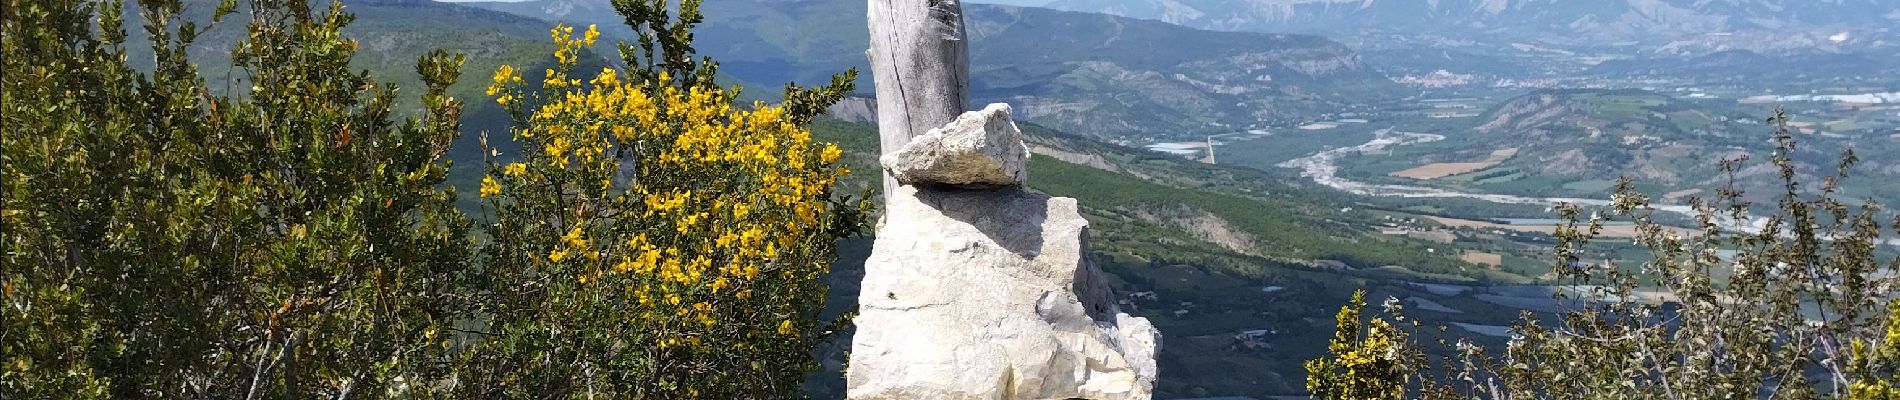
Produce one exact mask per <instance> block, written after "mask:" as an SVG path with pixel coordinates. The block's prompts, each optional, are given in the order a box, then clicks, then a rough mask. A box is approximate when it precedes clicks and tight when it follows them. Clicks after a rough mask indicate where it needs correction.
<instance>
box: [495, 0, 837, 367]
mask: <svg viewBox="0 0 1900 400" xmlns="http://www.w3.org/2000/svg"><path fill="white" fill-rule="evenodd" d="M698 4H699V2H698V1H691V0H688V1H684V2H681V3H680V5H679V8H678V9H677V10H667V9H665V7H666V5H667V2H666V1H629V0H622V1H616V2H614V6H615V8H616V9H617V10H618V11H619V12H620V13H621V15H623V16H626V17H627V22H628V25H629V26H631V27H633V28H634V30H635V31H636V32H639V33H640V36H639V38H638V41H637V44H631V45H630V44H625V43H623V44H621V45H620V46H619V50H620V53H621V55H622V57H623V58H624V61H625V64H626V65H628V66H629V67H628V68H627V69H625V70H621V69H616V68H611V67H609V68H603V69H602V70H600V71H599V72H598V73H594V74H591V76H589V77H586V78H585V80H583V79H582V78H577V77H572V76H573V73H574V71H572V70H573V69H574V66H575V65H576V64H577V63H578V62H579V60H580V57H582V56H583V55H585V54H589V50H590V49H591V48H592V46H593V45H594V44H595V42H596V40H597V39H598V37H599V32H598V30H596V29H595V28H594V27H591V26H590V27H588V29H587V30H586V31H584V32H581V33H579V34H578V35H577V34H576V33H575V30H574V28H572V27H568V26H557V27H556V28H554V29H553V30H552V32H551V34H552V37H553V40H554V43H555V45H556V48H557V49H556V50H555V52H554V60H555V67H554V68H550V69H548V70H546V71H540V72H542V74H543V75H544V76H545V80H544V81H543V83H542V85H541V86H540V88H539V91H533V90H530V89H529V88H526V87H524V86H525V85H524V83H523V80H522V77H521V75H522V73H523V71H519V70H516V69H515V68H513V67H511V66H503V67H501V68H500V69H499V70H498V71H496V72H495V74H494V76H493V82H494V83H493V85H492V86H491V87H490V94H491V95H493V96H495V101H496V102H498V103H500V104H501V105H503V106H505V107H507V108H509V109H510V110H511V112H512V113H514V115H515V116H516V121H517V127H516V128H515V129H513V130H512V132H511V134H512V138H513V140H515V141H518V142H519V143H520V144H521V145H522V148H523V149H525V150H524V152H523V154H519V155H512V156H513V157H514V159H512V160H504V159H499V158H495V159H491V161H490V165H489V167H488V176H486V177H484V178H483V181H482V187H481V195H482V196H483V197H485V198H486V201H485V211H486V213H487V214H489V215H488V216H489V217H490V218H492V219H491V220H489V221H487V222H486V223H485V224H484V230H485V232H487V234H488V236H489V237H490V241H489V242H488V245H487V246H486V247H485V250H484V251H483V253H482V256H483V268H482V270H481V271H479V273H477V274H476V277H475V278H474V281H475V282H476V284H475V287H476V288H477V289H478V291H479V292H480V293H482V294H481V295H480V296H479V297H480V298H481V299H482V302H481V303H480V304H481V308H480V309H479V312H480V314H479V316H480V317H481V318H479V321H478V323H476V324H475V325H477V326H475V327H473V328H472V329H468V330H467V331H468V332H469V334H470V335H471V337H472V338H471V341H470V347H469V349H468V350H467V351H466V352H465V353H464V354H463V355H462V356H461V358H460V360H459V363H460V364H461V365H462V366H461V367H460V368H459V372H458V379H459V380H460V381H461V382H462V384H461V385H459V386H458V389H459V390H460V391H462V394H461V396H463V397H519V396H533V397H566V396H583V395H585V396H594V395H603V396H611V397H631V398H657V399H674V398H774V397H795V396H797V395H798V389H799V383H800V382H801V381H802V379H803V378H804V376H805V375H806V374H807V373H808V372H810V371H811V370H812V369H813V368H814V367H815V364H816V363H815V362H814V361H813V359H812V356H811V352H812V351H813V349H814V348H816V346H817V345H818V344H819V342H820V341H822V340H824V339H826V338H827V337H828V335H829V333H830V332H831V331H833V330H835V329H836V328H838V326H837V325H835V323H836V322H835V321H834V324H821V322H823V321H819V320H818V319H819V316H818V313H819V310H820V308H821V306H822V305H823V303H824V298H825V291H826V288H825V286H824V285H823V284H822V282H821V281H820V278H821V275H822V274H825V273H826V272H827V271H828V269H829V266H830V265H831V263H832V262H833V261H834V258H835V257H836V252H835V248H834V246H835V243H836V241H837V240H838V239H839V238H841V237H845V236H848V235H853V234H856V233H857V232H859V231H860V230H861V229H862V228H863V227H864V226H863V225H864V223H865V221H864V215H865V214H866V213H867V212H868V210H869V203H867V202H862V201H852V200H850V199H848V198H841V197H834V196H833V194H832V193H831V188H832V187H833V185H834V184H836V183H837V180H838V179H839V178H840V177H843V176H845V175H846V174H848V173H849V172H850V171H848V170H847V169H845V168H843V167H842V166H840V165H839V164H838V158H839V157H840V155H841V150H840V149H839V148H838V147H837V146H835V145H829V144H819V143H814V142H812V140H811V133H810V132H809V131H807V130H806V129H805V128H803V127H802V126H803V125H804V124H806V123H809V122H810V121H811V119H812V118H813V117H814V116H816V115H818V114H819V113H821V112H823V110H824V109H825V108H826V107H827V106H829V105H830V104H831V103H833V102H835V101H837V100H838V99H839V98H841V97H842V96H843V95H844V94H845V93H848V92H849V91H850V90H851V87H852V86H851V83H850V82H851V79H852V78H853V76H854V75H855V73H854V72H847V73H845V74H843V75H840V76H837V77H835V78H834V79H833V82H832V83H831V85H829V86H826V87H823V88H816V89H806V88H800V87H796V86H790V85H788V87H787V90H786V96H785V97H786V102H785V103H783V104H780V105H765V104H753V105H751V106H749V107H735V106H734V104H733V102H734V100H733V99H734V98H735V97H736V96H737V90H736V89H735V90H726V89H722V88H721V87H719V86H718V85H717V84H716V83H714V82H713V77H714V76H715V71H716V65H717V64H715V63H713V62H712V61H711V60H709V59H700V60H694V59H693V50H692V47H691V41H692V33H691V29H692V27H693V25H694V24H696V23H698V22H699V20H700V14H699V12H698ZM669 11H671V12H669ZM674 16H677V18H674ZM490 154H494V153H493V152H491V153H490Z"/></svg>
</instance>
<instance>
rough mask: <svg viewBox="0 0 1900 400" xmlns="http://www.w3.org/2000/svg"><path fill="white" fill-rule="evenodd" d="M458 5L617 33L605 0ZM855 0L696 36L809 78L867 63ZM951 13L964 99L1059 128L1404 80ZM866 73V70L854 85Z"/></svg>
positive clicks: (1261, 118)
mask: <svg viewBox="0 0 1900 400" xmlns="http://www.w3.org/2000/svg"><path fill="white" fill-rule="evenodd" d="M463 4H467V5H472V6H475V7H480V8H486V9H491V10H497V11H503V12H508V13H513V14H516V15H522V16H527V17H532V18H539V19H545V20H548V21H558V22H567V23H573V24H597V25H599V26H601V27H602V29H603V33H604V34H607V35H616V34H617V35H621V36H622V37H624V36H625V35H627V34H629V33H630V32H629V31H627V30H626V28H624V27H622V26H621V21H620V19H619V17H618V16H617V15H615V14H614V13H613V11H612V8H611V6H610V5H609V3H608V2H607V1H606V0H541V1H527V2H507V3H504V2H488V3H463ZM864 8H865V2H863V1H862V0H727V1H714V2H707V3H706V4H705V5H704V7H703V11H704V12H705V14H706V21H705V22H704V24H702V25H701V26H700V27H699V29H698V30H696V35H697V40H696V43H697V45H698V50H699V53H700V54H702V55H706V56H711V57H713V58H714V59H717V60H720V63H721V66H722V69H721V70H722V71H723V72H725V73H727V74H730V75H731V76H733V77H735V78H737V79H739V80H742V81H745V82H748V83H753V84H758V85H765V86H776V85H778V84H781V83H784V82H791V81H796V82H818V81H822V80H824V79H827V78H828V76H829V75H830V74H833V73H837V72H840V71H844V70H845V69H847V68H853V67H855V68H858V69H859V70H861V71H868V68H866V61H865V58H864V50H865V49H866V48H867V47H868V43H869V36H868V33H867V31H866V29H865V22H864V17H863V15H864ZM964 11H965V18H966V23H967V24H968V32H969V35H970V40H971V46H970V49H971V59H972V60H971V64H972V65H971V75H972V76H971V80H972V86H973V87H972V97H973V99H972V101H974V102H976V103H978V104H984V103H991V102H1007V103H1010V104H1011V105H1012V106H1014V107H1015V109H1016V110H1017V112H1018V113H1019V115H1021V116H1024V117H1026V118H1027V119H1028V120H1030V121H1034V122H1037V123H1040V124H1043V125H1045V126H1049V127H1051V128H1055V129H1058V130H1062V131H1065V132H1072V133H1076V134H1082V135H1087V136H1094V137H1100V138H1111V139H1113V138H1138V137H1139V138H1150V137H1170V136H1176V137H1183V138H1186V137H1196V136H1200V135H1205V134H1210V133H1225V132H1235V131H1242V130H1247V129H1250V128H1251V127H1254V126H1258V125H1261V124H1268V123H1285V122H1295V121H1300V120H1307V119H1312V118H1321V117H1322V116H1323V115H1326V114H1329V113H1336V112H1341V111H1344V110H1352V109H1355V108H1356V107H1363V104H1364V101H1363V99H1367V98H1384V97H1403V96H1404V95H1405V94H1406V93H1407V92H1408V90H1407V89H1404V88H1402V87H1400V86H1398V85H1396V84H1394V83H1393V82H1392V81H1391V80H1390V79H1387V78H1386V77H1385V76H1384V75H1383V74H1382V73H1380V72H1379V71H1377V70H1375V69H1373V68H1372V67H1370V66H1368V65H1367V64H1365V63H1364V62H1363V61H1361V59H1360V57H1359V55H1358V54H1357V53H1355V52H1354V51H1353V50H1352V49H1350V48H1348V47H1346V46H1345V45H1342V44H1340V43H1338V42H1335V41H1332V40H1328V39H1325V38H1322V37H1317V36H1306V35H1284V34H1264V33H1250V32H1218V31H1208V30H1199V29H1192V28H1188V27H1182V26H1178V25H1172V24H1167V23H1162V22H1157V21H1148V20H1140V19H1133V18H1124V17H1116V16H1110V15H1103V14H1089V13H1079V12H1064V11H1056V10H1050V9H1042V8H1027V7H1016V6H1002V5H988V4H966V5H965V8H964ZM868 84H869V76H868V75H867V76H865V77H863V78H862V79H861V80H860V88H861V89H863V90H866V91H868V89H866V87H867V86H868ZM973 106H974V105H973Z"/></svg>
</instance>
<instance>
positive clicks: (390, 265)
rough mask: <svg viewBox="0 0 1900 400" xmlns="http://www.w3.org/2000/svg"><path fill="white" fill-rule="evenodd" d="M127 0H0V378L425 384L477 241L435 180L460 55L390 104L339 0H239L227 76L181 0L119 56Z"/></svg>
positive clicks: (418, 388)
mask: <svg viewBox="0 0 1900 400" xmlns="http://www.w3.org/2000/svg"><path fill="white" fill-rule="evenodd" d="M123 6H124V5H123V3H122V2H120V1H106V2H102V3H94V2H89V1H74V0H57V1H24V2H15V1H9V2H8V3H7V6H6V7H5V9H4V10H0V15H4V18H3V19H0V32H4V33H3V34H0V47H3V49H4V53H3V54H0V60H4V61H0V63H4V67H5V75H4V78H0V79H3V82H0V93H4V96H3V97H4V100H0V118H3V119H4V126H5V140H4V142H0V143H4V144H0V187H3V188H4V189H0V196H4V197H0V224H3V225H0V299H3V300H4V304H0V306H3V307H4V309H5V311H0V398H20V399H26V398H65V397H113V398H145V397H181V398H247V397H259V396H262V397H281V398H306V397H318V396H323V397H347V396H350V395H363V396H372V397H383V396H387V397H404V398H408V397H426V396H427V395H428V393H425V392H426V391H428V390H429V389H431V387H430V386H427V385H417V383H420V382H428V381H433V380H438V379H442V378H443V377H445V376H446V371H444V370H442V369H440V368H439V366H438V365H437V364H436V363H435V362H434V361H437V360H439V359H441V358H442V355H441V354H442V352H443V351H444V350H446V347H445V346H444V342H443V339H444V337H443V336H438V335H439V334H440V332H441V328H444V323H445V322H447V321H448V320H449V318H450V316H451V314H450V312H451V307H450V304H452V303H453V302H454V298H453V297H454V296H453V293H454V292H455V290H454V288H455V282H453V281H452V280H451V279H450V278H451V277H452V276H453V275H452V273H453V272H455V271H457V270H459V269H460V268H462V265H463V263H464V261H465V259H466V256H465V254H466V253H467V252H468V249H469V246H470V243H469V240H468V237H467V235H466V232H467V229H468V225H467V223H466V222H465V218H463V217H462V216H461V215H460V214H459V213H457V212H456V211H455V210H454V208H453V207H452V206H451V202H452V201H453V199H454V197H455V193H454V191H453V190H448V189H443V188H441V186H442V185H441V184H442V182H443V180H444V177H445V175H446V174H447V171H448V165H447V163H446V162H445V161H443V160H442V159H441V155H442V154H443V152H444V151H446V150H447V147H448V145H449V142H450V141H451V140H452V139H453V138H454V137H455V135H456V122H455V121H456V114H457V112H458V110H459V108H460V104H458V103H457V102H455V101H454V100H450V99H448V98H447V97H445V96H444V95H443V90H444V88H445V87H447V86H448V85H449V84H450V83H451V82H453V81H454V80H455V79H456V76H457V74H458V68H459V66H460V63H461V58H460V57H459V56H449V55H446V54H442V53H439V52H438V53H436V54H431V55H429V56H426V57H423V58H422V59H421V61H420V64H419V65H418V67H417V71H418V72H419V73H421V74H422V77H423V80H424V81H425V82H426V83H427V88H426V90H425V92H424V95H423V104H425V105H426V109H425V110H423V111H422V112H421V117H420V118H417V119H410V120H408V121H407V122H406V123H404V124H401V125H396V124H393V123H392V122H391V121H390V104H391V103H392V101H393V99H394V96H393V93H394V89H393V88H391V87H388V86H387V85H384V84H381V83H379V82H378V81H377V80H375V79H373V78H371V77H369V76H367V75H366V74H358V73H354V72H351V71H350V70H349V68H348V66H347V65H348V63H349V60H350V58H351V57H352V55H353V54H354V51H355V49H356V43H355V42H353V41H350V40H345V39H343V38H341V36H340V35H339V32H340V31H341V29H342V28H343V27H344V26H345V25H347V24H348V23H349V22H350V20H351V17H350V15H348V14H345V13H343V12H342V11H341V4H340V3H330V7H329V8H328V9H327V10H315V11H313V10H312V9H311V8H310V7H309V5H308V3H305V2H298V1H291V2H285V1H269V0H261V1H254V2H251V3H250V7H251V8H250V9H249V10H248V11H249V12H250V14H251V15H252V16H253V17H254V19H253V20H252V21H251V22H250V24H249V30H248V34H247V36H245V37H244V38H242V39H241V40H240V41H239V42H238V44H237V45H236V47H235V48H234V50H233V52H232V61H233V63H234V64H235V65H236V66H237V67H238V68H239V69H240V70H242V71H244V72H246V73H247V74H248V83H249V85H248V86H249V88H248V90H239V91H238V92H237V93H235V94H233V97H225V96H214V95H212V94H211V91H210V90H208V89H207V88H206V86H205V85H204V83H203V82H202V80H200V78H199V77H198V73H197V71H196V67H195V66H194V65H193V64H192V63H191V62H190V61H188V60H186V58H185V53H186V52H185V49H186V47H187V46H189V45H191V44H192V43H193V41H194V39H195V38H196V37H197V36H198V35H199V34H200V33H203V32H204V31H205V30H206V29H205V28H202V27H199V26H197V25H196V24H193V23H191V22H184V21H181V20H180V19H179V18H178V15H179V14H178V13H179V10H180V8H181V7H182V4H181V3H180V2H179V1H177V0H150V1H144V2H141V3H140V5H139V6H140V7H141V14H142V15H144V16H145V17H146V19H147V22H146V25H145V26H146V28H147V30H148V32H149V33H150V35H151V42H152V43H151V46H152V48H153V50H155V53H156V63H155V66H154V68H153V69H152V70H151V72H149V73H145V72H140V71H138V70H135V69H133V68H132V67H129V66H128V65H127V63H126V58H127V57H126V50H125V46H126V45H127V44H126V43H125V41H126V34H125V31H124V29H123V27H122V20H121V19H122V16H123V15H126V14H127V13H126V12H125V11H124V9H123ZM236 8H237V4H236V2H234V1H226V2H224V3H223V4H221V5H219V7H218V9H217V12H216V13H215V14H216V18H214V21H213V23H216V20H221V19H222V18H223V17H224V16H226V15H228V14H229V13H231V12H232V11H233V10H235V9H236Z"/></svg>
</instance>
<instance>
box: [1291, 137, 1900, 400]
mask: <svg viewBox="0 0 1900 400" xmlns="http://www.w3.org/2000/svg"><path fill="white" fill-rule="evenodd" d="M1769 122H1771V123H1773V124H1774V125H1775V126H1776V129H1775V131H1774V135H1773V139H1774V141H1775V143H1776V144H1777V146H1776V149H1775V151H1774V153H1773V154H1772V155H1771V157H1770V164H1771V165H1772V166H1774V167H1775V168H1776V169H1777V170H1778V171H1779V174H1780V175H1779V176H1780V179H1781V182H1782V186H1781V189H1782V190H1781V193H1780V194H1779V196H1778V198H1777V199H1776V202H1775V204H1774V207H1773V208H1772V209H1769V210H1767V211H1768V213H1767V214H1766V215H1765V216H1758V215H1756V214H1754V213H1753V212H1755V211H1759V210H1758V209H1757V207H1753V206H1752V205H1751V204H1749V203H1746V202H1744V201H1743V200H1741V199H1742V191H1741V190H1739V189H1737V188H1736V187H1735V185H1734V183H1733V182H1734V180H1733V179H1732V178H1733V175H1734V173H1735V171H1738V170H1739V168H1740V167H1741V165H1742V164H1743V163H1744V162H1745V161H1746V158H1740V159H1731V160H1724V161H1723V162H1722V164H1721V166H1722V170H1723V171H1725V172H1726V173H1727V174H1728V175H1729V176H1730V178H1731V179H1730V180H1729V182H1730V183H1729V184H1727V185H1725V186H1724V187H1723V188H1721V189H1720V190H1719V191H1717V192H1716V193H1717V194H1716V197H1715V199H1714V200H1713V201H1712V202H1705V201H1703V200H1701V199H1696V200H1693V201H1692V202H1691V204H1692V207H1693V209H1694V210H1696V213H1697V217H1696V219H1695V220H1696V225H1695V226H1693V227H1690V228H1686V229H1685V228H1673V227H1668V226H1664V225H1662V224H1659V223H1657V222H1655V221H1654V220H1653V219H1652V216H1653V215H1654V214H1655V212H1656V210H1655V208H1654V207H1652V206H1651V205H1650V202H1649V200H1648V198H1647V197H1645V196H1643V195H1642V194H1640V193H1636V192H1635V191H1634V190H1633V189H1631V187H1630V184H1629V182H1628V181H1627V180H1625V181H1624V182H1623V183H1622V184H1621V185H1619V187H1618V188H1617V191H1616V195H1615V197H1614V207H1612V209H1611V210H1609V211H1608V212H1607V213H1604V214H1598V215H1591V216H1589V217H1583V216H1582V215H1581V214H1582V213H1581V211H1579V209H1578V208H1576V207H1572V206H1563V207H1559V208H1558V209H1559V212H1560V213H1561V215H1562V216H1563V217H1564V218H1565V219H1567V220H1568V221H1570V222H1569V223H1568V224H1566V225H1564V226H1563V227H1561V228H1560V229H1558V231H1557V232H1556V236H1557V238H1558V244H1557V246H1556V249H1555V250H1556V251H1555V253H1556V256H1557V257H1556V260H1554V261H1555V262H1554V264H1553V267H1552V268H1553V269H1552V271H1553V273H1555V274H1557V275H1559V276H1561V277H1563V278H1564V279H1566V280H1568V281H1569V283H1570V284H1571V285H1572V286H1570V287H1573V288H1580V289H1579V291H1578V292H1577V293H1574V294H1568V295H1567V294H1565V293H1564V292H1566V291H1559V295H1558V296H1559V298H1560V300H1563V301H1562V303H1563V304H1569V305H1573V306H1572V309H1570V310H1568V311H1566V312H1563V313H1561V314H1560V315H1559V319H1558V321H1557V322H1556V323H1555V324H1548V325H1547V324H1546V323H1544V322H1541V321H1539V320H1538V319H1537V318H1535V317H1534V316H1532V315H1529V314H1527V315H1526V316H1525V317H1524V319H1523V320H1522V321H1520V322H1519V323H1517V324H1516V325H1515V326H1514V327H1513V328H1512V333H1513V338H1512V339H1511V340H1510V342H1509V343H1508V345H1507V346H1506V348H1505V349H1504V351H1503V352H1502V353H1501V354H1496V355H1492V354H1488V353H1486V352H1485V350H1484V349H1483V348H1482V347H1480V346H1477V345H1475V344H1472V343H1470V342H1468V341H1463V340H1460V341H1458V342H1457V343H1455V344H1453V343H1446V345H1448V346H1452V347H1455V348H1456V349H1457V350H1456V354H1453V355H1452V356H1451V357H1448V358H1447V359H1446V360H1445V362H1444V363H1443V366H1444V368H1443V370H1442V374H1441V375H1436V376H1434V375H1431V374H1425V373H1422V372H1421V373H1418V374H1415V375H1416V377H1418V378H1419V380H1418V382H1420V383H1418V384H1417V385H1416V386H1413V389H1414V390H1416V392H1415V393H1419V394H1420V395H1422V396H1427V397H1476V398H1492V399H1517V398H1618V399H1620V398H1658V399H1712V398H1733V399H1742V398H1749V399H1752V398H1758V397H1762V396H1770V397H1774V398H1851V399H1886V398H1893V397H1894V396H1895V395H1896V393H1895V390H1894V388H1895V386H1894V382H1895V373H1896V371H1900V357H1895V356H1896V355H1900V351H1895V349H1896V348H1900V322H1897V321H1895V320H1894V315H1895V313H1896V312H1897V311H1900V299H1896V291H1895V289H1894V283H1895V279H1896V278H1895V275H1894V274H1893V271H1894V270H1895V267H1896V266H1900V259H1889V260H1883V259H1882V256H1881V255H1880V254H1881V252H1882V250H1881V248H1880V247H1881V246H1882V244H1883V243H1885V242H1884V238H1883V234H1882V230H1883V229H1891V228H1900V220H1895V221H1892V222H1893V223H1892V224H1889V225H1888V226H1887V227H1885V228H1883V226H1882V224H1881V222H1880V218H1882V215H1884V214H1883V212H1882V210H1881V208H1880V207H1879V205H1877V204H1874V203H1873V202H1871V201H1869V202H1866V203H1863V204H1861V205H1860V206H1858V207H1854V206H1850V205H1848V204H1846V203H1844V202H1842V201H1840V200H1838V199H1836V190H1837V188H1838V185H1839V184H1840V182H1842V181H1843V180H1844V179H1846V178H1847V176H1848V172H1849V171H1850V167H1852V166H1853V165H1854V163H1855V162H1856V161H1857V158H1856V157H1855V156H1854V154H1853V153H1852V152H1851V151H1850V152H1848V153H1847V154H1846V155H1844V156H1843V157H1842V159H1841V162H1840V164H1839V165H1838V166H1837V167H1838V168H1836V170H1835V171H1834V172H1833V173H1832V174H1831V175H1827V176H1823V177H1821V178H1820V182H1818V184H1814V185H1809V184H1810V183H1813V182H1804V179H1802V178H1801V177H1800V175H1799V174H1798V173H1797V171H1796V168H1795V165H1794V163H1793V162H1792V161H1791V160H1790V158H1789V157H1790V155H1792V154H1794V153H1795V150H1796V145H1797V143H1796V141H1795V138H1794V136H1793V135H1792V134H1791V133H1790V132H1789V130H1788V128H1787V118H1786V116H1785V115H1783V114H1782V113H1781V112H1779V111H1777V112H1776V113H1775V115H1774V116H1773V117H1771V118H1770V119H1769ZM1615 218H1623V219H1628V220H1631V221H1633V222H1635V224H1636V226H1637V227H1638V230H1639V232H1640V236H1639V237H1638V238H1637V239H1636V241H1637V243H1638V244H1640V245H1642V246H1644V247H1647V248H1648V249H1649V250H1650V252H1651V255H1652V258H1651V259H1650V260H1648V261H1646V262H1643V263H1642V264H1641V265H1638V266H1633V267H1632V266H1624V265H1618V264H1617V263H1616V262H1615V261H1590V260H1587V259H1586V258H1585V257H1584V255H1583V254H1584V253H1583V252H1582V251H1581V249H1582V246H1583V245H1584V244H1586V243H1588V242H1589V241H1591V240H1594V239H1595V238H1597V235H1598V233H1599V232H1600V231H1601V229H1602V227H1603V224H1604V223H1605V222H1606V221H1609V220H1611V219H1615ZM1728 251H1733V254H1732V255H1726V254H1724V253H1726V252H1728ZM1645 280H1653V281H1654V282H1656V287H1654V288H1653V290H1657V291H1661V292H1662V293H1664V294H1665V295H1664V296H1662V297H1663V298H1665V299H1667V301H1646V300H1644V298H1645V297H1644V296H1642V295H1640V293H1639V291H1640V290H1643V289H1646V288H1644V287H1642V286H1639V285H1640V284H1641V282H1643V281H1645ZM1343 322H1344V320H1342V323H1343ZM1342 329H1343V328H1342ZM1397 351H1401V352H1416V351H1417V349H1416V348H1415V347H1405V348H1400V349H1398V350H1397ZM1350 354H1351V353H1348V352H1338V351H1335V354H1333V355H1332V356H1331V358H1329V359H1328V360H1331V359H1337V358H1341V357H1346V356H1349V355H1350ZM1321 362H1336V361H1321ZM1419 370H1421V371H1422V370H1423V369H1422V368H1419ZM1324 377H1325V376H1324V375H1315V376H1313V377H1309V379H1317V378H1324ZM1391 382H1392V383H1399V384H1404V383H1405V382H1406V381H1405V380H1402V379H1401V380H1395V381H1391ZM1316 394H1317V392H1316ZM1332 398H1344V397H1332Z"/></svg>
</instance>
